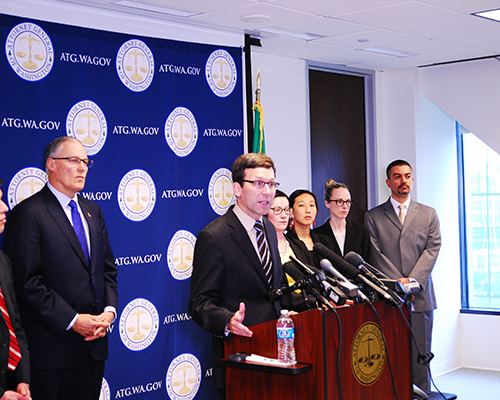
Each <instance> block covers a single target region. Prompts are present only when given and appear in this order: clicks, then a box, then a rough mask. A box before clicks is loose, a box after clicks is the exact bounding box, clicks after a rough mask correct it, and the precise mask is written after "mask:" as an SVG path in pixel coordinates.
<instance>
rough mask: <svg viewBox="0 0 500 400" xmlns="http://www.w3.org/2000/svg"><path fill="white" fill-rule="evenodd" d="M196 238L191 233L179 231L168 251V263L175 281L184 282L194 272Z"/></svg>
mask: <svg viewBox="0 0 500 400" xmlns="http://www.w3.org/2000/svg"><path fill="white" fill-rule="evenodd" d="M195 243H196V237H195V236H194V235H193V234H192V233H191V232H189V231H183V230H180V231H177V232H176V233H175V235H174V236H173V237H172V239H171V240H170V243H169V245H168V249H167V263H168V268H169V269H170V274H172V277H173V278H174V279H177V280H178V281H182V280H184V279H187V278H190V277H191V273H192V272H193V253H194V245H195Z"/></svg>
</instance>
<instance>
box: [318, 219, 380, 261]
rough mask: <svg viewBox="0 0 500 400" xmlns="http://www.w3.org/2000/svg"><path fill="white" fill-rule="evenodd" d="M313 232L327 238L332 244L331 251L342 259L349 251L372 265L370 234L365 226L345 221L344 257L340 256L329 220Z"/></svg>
mask: <svg viewBox="0 0 500 400" xmlns="http://www.w3.org/2000/svg"><path fill="white" fill-rule="evenodd" d="M313 232H316V233H319V234H322V235H326V236H328V237H329V238H330V240H331V242H332V244H333V247H332V248H331V249H332V250H333V251H334V252H335V254H337V255H338V256H340V257H343V256H345V255H346V254H347V253H349V252H350V251H354V252H355V253H358V254H359V255H360V256H361V257H363V259H364V260H365V261H366V262H367V263H369V264H372V257H371V242H370V233H369V232H368V228H367V227H366V226H364V225H361V224H357V223H355V222H350V221H349V220H347V225H346V233H345V243H344V255H342V252H341V251H340V247H339V244H338V243H337V239H336V238H335V235H334V234H333V231H332V227H331V226H330V219H328V221H326V222H325V223H324V224H323V225H321V226H319V227H317V228H316V229H314V230H313Z"/></svg>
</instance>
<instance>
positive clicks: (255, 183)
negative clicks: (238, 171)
mask: <svg viewBox="0 0 500 400" xmlns="http://www.w3.org/2000/svg"><path fill="white" fill-rule="evenodd" d="M242 181H243V182H248V183H251V184H252V185H253V187H254V188H255V189H259V190H260V189H264V186H266V185H267V186H269V189H271V190H273V189H276V188H277V187H278V186H279V185H280V184H279V183H278V182H264V181H248V180H246V179H242Z"/></svg>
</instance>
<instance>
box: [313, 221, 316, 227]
mask: <svg viewBox="0 0 500 400" xmlns="http://www.w3.org/2000/svg"><path fill="white" fill-rule="evenodd" d="M315 226H316V220H314V221H313V228H314V227H315Z"/></svg>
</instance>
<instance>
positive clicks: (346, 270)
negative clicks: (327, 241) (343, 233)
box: [314, 243, 360, 279]
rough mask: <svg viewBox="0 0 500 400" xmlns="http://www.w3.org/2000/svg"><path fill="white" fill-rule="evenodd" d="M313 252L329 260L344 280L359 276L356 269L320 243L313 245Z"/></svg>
mask: <svg viewBox="0 0 500 400" xmlns="http://www.w3.org/2000/svg"><path fill="white" fill-rule="evenodd" d="M314 251H315V252H316V253H318V254H319V255H320V256H321V257H323V258H326V259H327V260H329V261H330V262H331V263H332V265H333V267H334V268H335V269H336V270H337V271H339V272H340V273H341V274H342V275H344V276H345V277H346V278H349V279H356V277H357V276H358V275H359V273H360V272H359V271H358V270H357V269H356V268H354V267H353V266H352V265H351V264H349V263H348V262H347V261H346V260H344V259H343V258H342V257H340V256H338V255H337V254H335V253H334V252H333V251H332V250H330V249H329V248H328V247H326V246H324V245H322V244H321V243H315V244H314Z"/></svg>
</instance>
